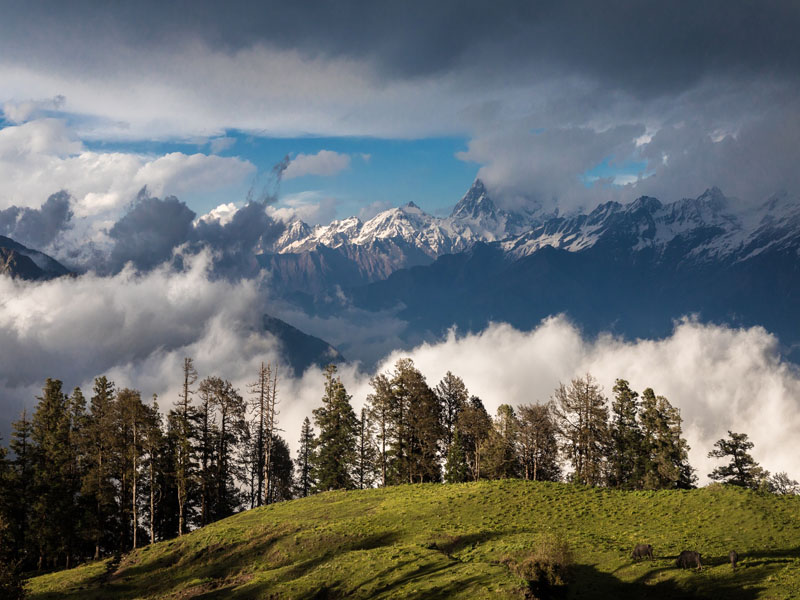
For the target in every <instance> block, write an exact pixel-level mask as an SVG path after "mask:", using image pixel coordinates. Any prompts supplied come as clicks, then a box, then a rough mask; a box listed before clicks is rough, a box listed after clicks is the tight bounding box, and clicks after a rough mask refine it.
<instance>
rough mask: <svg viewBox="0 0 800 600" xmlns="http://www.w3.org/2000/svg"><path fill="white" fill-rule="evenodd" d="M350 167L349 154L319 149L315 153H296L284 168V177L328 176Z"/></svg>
mask: <svg viewBox="0 0 800 600" xmlns="http://www.w3.org/2000/svg"><path fill="white" fill-rule="evenodd" d="M349 167H350V155H349V154H340V153H338V152H334V151H333V150H320V151H319V152H317V153H316V154H298V155H297V156H295V157H294V158H293V159H292V160H291V162H290V163H289V166H288V167H286V170H285V171H284V172H283V178H284V179H294V178H296V177H303V176H305V175H319V176H322V177H329V176H331V175H336V174H337V173H340V172H342V171H344V170H345V169H347V168H349Z"/></svg>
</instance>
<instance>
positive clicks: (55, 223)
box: [0, 190, 72, 249]
mask: <svg viewBox="0 0 800 600" xmlns="http://www.w3.org/2000/svg"><path fill="white" fill-rule="evenodd" d="M71 200H72V199H71V198H70V195H69V194H68V193H67V192H65V191H63V190H62V191H60V192H57V193H55V194H53V195H51V196H50V197H49V198H48V199H47V200H46V201H45V202H44V204H42V206H41V208H39V209H35V208H27V207H23V208H20V207H18V206H11V207H9V208H6V209H3V210H0V235H5V236H8V237H11V238H13V239H14V240H15V241H17V242H20V243H21V244H23V245H27V246H30V247H32V248H34V249H35V248H44V247H47V246H49V245H50V244H51V243H53V242H54V240H55V239H56V238H57V237H58V236H59V235H60V234H61V233H62V232H64V231H65V230H66V229H68V228H69V226H70V221H71V219H72V209H71V208H70V204H71Z"/></svg>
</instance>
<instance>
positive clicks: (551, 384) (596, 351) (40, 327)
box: [0, 253, 800, 481]
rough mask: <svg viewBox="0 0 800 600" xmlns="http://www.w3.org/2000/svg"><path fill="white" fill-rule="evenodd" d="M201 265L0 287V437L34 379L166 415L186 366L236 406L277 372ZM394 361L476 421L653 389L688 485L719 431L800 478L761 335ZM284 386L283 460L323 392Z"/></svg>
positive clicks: (456, 351)
mask: <svg viewBox="0 0 800 600" xmlns="http://www.w3.org/2000/svg"><path fill="white" fill-rule="evenodd" d="M209 264H210V259H209V255H208V254H207V253H201V254H200V255H198V256H197V257H195V258H190V259H188V260H187V265H188V267H187V269H186V270H185V271H184V272H181V273H174V272H171V271H169V270H168V269H166V268H164V267H162V268H158V269H156V270H154V271H152V272H151V273H149V274H147V275H142V276H136V275H134V274H133V273H132V272H130V271H127V270H126V271H123V272H121V273H120V274H118V275H116V276H114V277H110V278H99V277H95V276H94V275H91V274H90V275H84V276H81V277H78V278H62V279H57V280H54V281H49V282H40V283H31V282H23V281H18V280H11V279H9V278H6V277H0V297H2V298H3V299H4V300H3V303H2V304H0V402H2V411H0V415H2V418H3V419H5V422H4V423H0V429H5V430H6V431H7V427H8V421H9V420H11V419H13V418H14V416H15V415H16V414H17V413H18V412H19V410H21V408H22V406H23V404H27V405H28V406H29V407H30V406H31V405H32V404H33V402H34V397H35V395H36V394H37V393H38V391H39V390H40V389H41V385H42V383H43V381H44V378H45V377H58V378H61V379H63V380H64V381H65V385H66V386H67V387H68V388H71V387H73V386H75V385H80V386H81V387H82V388H83V389H84V391H88V390H89V389H90V387H91V383H92V379H93V378H94V377H95V376H97V375H100V374H108V375H109V376H110V377H111V378H112V379H114V380H115V381H116V382H117V383H118V384H119V385H126V386H132V387H135V388H137V389H140V390H141V391H142V393H143V394H145V395H150V394H152V393H158V394H159V396H160V397H161V405H162V407H165V408H167V407H169V406H170V405H171V404H172V403H173V402H174V401H175V399H176V398H177V393H178V387H179V380H180V365H181V361H182V360H183V357H185V356H192V357H194V358H195V359H196V362H197V367H198V370H199V372H200V374H201V376H205V375H211V374H216V375H220V376H222V377H225V378H228V379H230V380H231V381H233V382H234V383H235V385H237V386H238V387H239V389H240V390H242V391H243V392H244V391H245V390H246V385H247V383H248V382H250V381H251V380H253V378H254V375H253V374H254V373H256V372H257V368H258V365H259V363H260V362H261V361H262V360H264V361H272V362H273V363H275V362H276V361H279V360H280V351H279V349H278V347H277V346H276V344H275V342H274V340H272V339H271V338H269V337H268V336H263V335H260V334H259V333H258V331H259V329H260V317H261V315H262V314H263V313H264V312H270V311H271V310H273V309H274V307H271V306H267V305H266V304H265V299H264V298H265V293H264V290H260V289H259V285H258V283H257V282H255V281H241V282H239V283H230V282H226V281H225V280H220V279H215V280H213V281H212V280H210V279H209V277H208V267H209ZM273 312H274V310H273ZM365 316H366V317H369V316H370V315H365ZM372 316H373V317H374V318H376V319H380V315H372ZM285 318H288V319H289V320H290V322H292V323H293V324H294V325H296V326H298V327H300V328H301V329H304V330H306V331H310V332H312V333H314V334H317V335H321V336H322V337H323V338H325V339H327V340H328V341H331V342H333V343H340V342H341V341H343V340H346V339H348V337H356V338H359V339H361V340H362V341H361V342H359V343H363V344H364V345H365V346H367V347H369V346H370V345H371V347H372V348H373V351H372V352H374V353H375V354H378V355H380V353H382V352H385V349H386V347H387V344H386V343H385V342H386V340H387V339H394V340H395V343H396V344H397V345H399V344H401V342H400V341H399V339H398V338H397V337H396V336H397V333H398V331H399V330H400V329H401V328H402V323H399V322H394V321H392V320H387V321H386V322H385V324H382V323H381V322H380V320H378V321H376V322H370V321H369V320H367V321H364V320H363V319H362V321H361V322H362V324H363V331H360V330H358V326H357V325H356V326H354V325H353V323H350V322H349V321H347V320H346V319H345V320H341V319H339V320H337V319H328V320H326V319H319V318H307V317H306V318H302V317H301V316H298V315H294V317H293V318H290V316H289V315H287V316H285ZM354 322H355V320H354ZM378 331H380V332H381V333H380V335H378V334H377V333H376V332H378ZM370 336H371V337H370ZM389 347H392V346H389ZM394 347H397V346H394ZM401 356H410V357H411V358H413V360H414V362H415V364H416V365H417V367H418V368H419V369H420V370H421V371H422V372H423V373H424V374H425V375H426V377H427V379H428V382H429V383H430V384H431V385H434V384H436V383H437V382H438V381H439V380H440V379H441V377H442V376H443V375H444V374H445V372H446V371H447V370H452V371H453V372H454V373H456V374H457V375H460V376H461V377H463V379H464V381H465V382H466V384H467V386H468V388H469V389H470V391H471V392H472V393H474V394H477V395H478V396H480V397H481V398H482V399H483V400H484V403H485V404H486V406H487V409H488V410H489V411H491V412H494V411H495V410H496V408H497V406H498V405H500V404H501V403H510V404H512V405H517V404H520V403H528V402H542V401H546V400H547V399H548V398H549V397H550V395H551V394H552V392H553V390H554V389H555V387H556V386H557V385H558V383H559V382H566V381H568V380H569V379H570V378H572V377H575V376H578V375H583V374H585V373H587V372H590V373H592V374H593V375H595V376H596V377H597V378H598V379H599V381H600V383H601V384H602V385H603V386H604V388H605V392H606V394H610V390H611V388H612V387H613V383H614V379H615V378H617V377H622V378H625V379H628V380H629V381H630V383H631V385H632V386H633V387H634V388H635V389H637V390H639V391H642V390H643V389H644V388H645V387H653V388H654V389H655V391H656V393H658V394H662V395H665V396H667V398H669V400H670V401H671V402H672V403H673V404H674V405H676V406H678V407H679V408H680V409H681V414H682V416H683V418H684V430H685V434H686V437H687V438H688V440H689V443H690V445H691V446H692V450H691V453H690V460H691V463H692V464H693V465H694V466H695V467H697V469H698V474H699V475H700V477H701V481H702V480H704V478H705V475H706V474H707V473H709V472H710V470H711V468H712V467H713V461H712V460H709V459H707V458H706V453H707V452H708V451H709V450H710V449H711V447H712V445H713V443H714V441H716V440H717V439H719V438H721V437H724V436H725V435H726V432H727V430H729V429H730V430H733V431H741V432H745V433H747V434H749V435H750V437H751V439H752V440H753V442H754V443H755V448H754V450H753V454H754V456H755V457H756V459H757V460H759V461H760V462H761V463H762V465H763V466H764V467H765V468H768V469H770V470H772V471H787V472H789V473H790V474H792V475H793V476H794V477H795V478H797V477H799V476H800V459H798V456H797V454H796V452H795V450H796V447H795V446H796V444H795V440H796V439H797V437H798V436H799V435H800V372H798V369H797V368H796V367H795V366H793V365H791V364H789V363H786V362H784V361H782V359H781V358H780V355H779V352H778V344H777V341H776V339H775V338H774V337H773V336H772V335H770V334H769V333H767V332H766V331H764V330H763V329H761V328H757V327H756V328H751V329H730V328H726V327H721V326H713V325H703V324H699V323H696V322H692V321H684V322H681V323H679V324H678V325H676V328H675V331H674V332H673V334H672V335H670V336H669V337H666V338H664V339H661V340H638V341H630V342H626V341H622V340H620V339H617V338H613V337H609V336H601V337H600V338H598V339H596V340H589V339H585V338H583V337H582V335H581V333H580V331H579V330H578V329H577V328H576V327H574V326H573V325H571V324H570V323H569V322H567V321H566V320H564V319H563V318H560V317H556V318H551V319H548V320H545V321H544V322H543V323H542V324H541V325H540V326H539V327H537V328H535V329H534V330H533V331H530V332H522V331H518V330H515V329H514V328H512V327H510V326H508V325H502V324H495V325H491V326H490V327H488V328H487V329H486V330H485V331H483V332H480V333H476V334H470V335H464V336H459V335H456V334H455V333H451V334H450V335H449V336H448V337H447V338H446V339H444V340H442V341H440V342H437V343H427V344H422V345H420V346H417V347H415V348H412V349H411V350H408V351H395V352H392V353H391V354H390V355H388V356H387V357H386V358H385V359H383V360H382V361H380V366H379V368H378V369H376V371H383V370H387V369H390V368H391V367H392V365H393V363H394V361H395V360H396V359H397V358H399V357H401ZM341 371H342V376H343V380H344V381H345V383H346V385H347V388H348V391H349V392H350V393H351V394H353V403H354V405H355V406H356V407H357V408H358V407H360V406H362V405H363V403H364V401H365V398H366V396H367V394H368V393H369V392H370V387H369V376H370V375H371V373H364V372H363V371H362V370H361V369H360V367H359V365H358V364H357V363H350V364H347V365H343V366H342V368H341ZM286 372H287V371H286V369H285V368H282V370H281V378H280V382H279V389H280V398H281V401H282V405H281V417H280V419H281V421H280V425H281V427H282V428H283V429H284V430H285V437H286V438H287V440H288V441H289V443H290V444H291V445H292V447H294V445H295V442H296V440H297V438H298V436H299V427H300V423H301V421H302V419H303V417H305V416H308V415H310V414H311V411H312V410H313V409H314V408H315V407H316V406H317V405H318V403H319V398H320V397H321V391H322V381H323V378H322V374H321V372H320V371H319V369H310V370H309V371H308V372H306V373H305V374H303V375H302V377H296V378H289V377H286V376H285V375H284V373H286Z"/></svg>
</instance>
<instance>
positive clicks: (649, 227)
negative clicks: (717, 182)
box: [503, 188, 800, 260]
mask: <svg viewBox="0 0 800 600" xmlns="http://www.w3.org/2000/svg"><path fill="white" fill-rule="evenodd" d="M603 240H613V241H615V242H617V243H620V242H621V243H623V245H624V246H626V247H628V248H629V249H630V250H632V251H641V250H645V249H653V250H655V251H656V252H657V253H661V254H663V253H665V252H666V251H667V249H668V248H675V247H678V246H680V247H682V248H683V249H684V255H683V256H682V258H683V259H692V260H720V259H726V258H731V259H733V260H743V259H745V258H747V256H749V255H752V254H753V253H754V252H759V251H761V250H763V249H764V248H765V247H766V246H768V245H770V246H771V245H774V244H778V243H782V242H783V243H786V242H793V243H795V244H797V243H798V242H800V203H799V202H798V201H797V200H796V199H794V200H791V199H789V198H788V197H786V195H785V194H784V195H780V196H775V197H773V198H771V199H770V200H768V201H767V202H765V203H763V204H761V205H758V206H755V207H746V206H742V205H741V203H739V202H738V201H736V200H733V199H729V198H726V197H725V196H724V195H723V193H722V192H721V191H720V190H719V189H718V188H711V189H708V190H706V191H705V192H704V193H703V194H702V195H700V196H699V197H698V198H686V199H683V200H679V201H677V202H673V203H670V204H662V203H661V202H659V201H658V200H657V199H655V198H649V197H646V196H643V197H641V198H638V199H637V200H635V201H633V202H632V203H630V204H627V205H623V204H620V203H617V202H608V203H605V204H601V205H600V206H598V207H597V208H595V209H594V210H593V211H592V212H591V213H589V214H588V215H575V216H572V217H556V218H552V219H548V220H546V221H545V222H544V223H542V224H541V225H539V226H537V227H534V228H533V229H532V230H531V231H528V232H526V233H524V234H522V235H520V236H518V237H515V238H512V239H509V240H507V241H505V242H504V243H503V249H504V250H505V251H506V252H507V253H508V254H509V255H510V256H511V257H514V258H521V257H523V256H528V255H530V254H533V253H534V252H536V251H537V250H539V249H541V248H542V247H544V246H552V247H554V248H560V249H564V250H568V251H572V252H577V251H580V250H584V249H586V248H590V247H592V246H594V245H595V244H597V243H600V242H601V241H603Z"/></svg>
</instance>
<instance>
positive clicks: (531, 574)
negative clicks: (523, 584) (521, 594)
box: [503, 534, 573, 589]
mask: <svg viewBox="0 0 800 600" xmlns="http://www.w3.org/2000/svg"><path fill="white" fill-rule="evenodd" d="M503 562H504V563H505V564H506V565H507V566H508V567H509V568H510V569H511V571H512V572H513V573H514V574H516V575H517V576H518V577H521V578H523V579H525V580H526V581H527V582H528V585H530V586H531V587H532V588H537V589H541V588H543V587H557V586H564V585H566V583H567V580H568V578H569V569H570V567H571V566H572V564H573V556H572V550H570V548H569V544H567V542H566V541H565V540H564V539H562V538H560V537H558V536H556V535H550V534H545V535H541V536H539V537H538V538H537V539H536V541H535V542H534V545H533V548H532V549H531V551H530V552H529V553H527V554H524V555H522V556H520V557H516V558H513V557H508V558H506V559H505V560H504V561H503Z"/></svg>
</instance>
